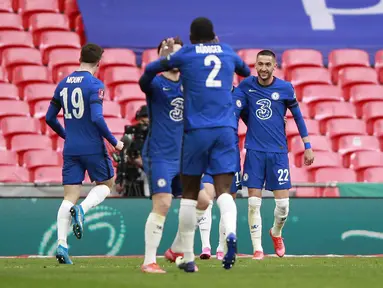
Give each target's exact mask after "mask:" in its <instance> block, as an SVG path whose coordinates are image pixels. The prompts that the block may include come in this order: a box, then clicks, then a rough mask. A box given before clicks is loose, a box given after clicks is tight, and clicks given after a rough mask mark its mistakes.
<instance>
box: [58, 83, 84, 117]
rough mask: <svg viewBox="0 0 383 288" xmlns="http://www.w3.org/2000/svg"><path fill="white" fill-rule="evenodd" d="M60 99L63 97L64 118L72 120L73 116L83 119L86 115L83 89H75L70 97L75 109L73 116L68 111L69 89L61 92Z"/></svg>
mask: <svg viewBox="0 0 383 288" xmlns="http://www.w3.org/2000/svg"><path fill="white" fill-rule="evenodd" d="M60 97H63V102H64V118H65V119H72V114H73V116H74V118H76V119H81V118H82V116H83V115H84V98H83V97H82V90H81V88H79V87H77V88H74V89H73V91H72V95H71V97H70V102H71V103H72V106H73V109H72V111H71V112H72V114H71V113H70V112H69V111H68V88H64V89H63V90H61V92H60Z"/></svg>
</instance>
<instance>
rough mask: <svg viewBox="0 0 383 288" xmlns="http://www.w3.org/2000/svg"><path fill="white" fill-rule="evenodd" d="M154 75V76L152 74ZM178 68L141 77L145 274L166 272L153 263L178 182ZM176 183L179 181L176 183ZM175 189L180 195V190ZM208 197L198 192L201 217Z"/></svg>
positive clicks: (162, 49)
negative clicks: (148, 200)
mask: <svg viewBox="0 0 383 288" xmlns="http://www.w3.org/2000/svg"><path fill="white" fill-rule="evenodd" d="M182 45H183V43H182V41H181V40H180V39H179V38H175V39H174V45H173V52H176V51H178V50H179V49H181V47H182ZM157 52H158V54H159V55H160V56H168V55H169V54H170V52H171V50H170V49H169V47H168V46H166V39H165V40H164V41H162V42H161V43H160V45H159V46H158V48H157ZM154 76H155V75H154ZM179 78H180V73H179V71H178V70H177V69H173V70H171V71H167V72H164V73H162V74H161V75H158V76H155V77H154V78H153V79H150V78H148V77H146V78H145V77H143V78H141V79H140V87H141V90H142V91H143V92H144V93H145V94H146V98H147V102H148V108H149V121H150V125H149V127H150V128H149V133H148V137H147V138H146V141H145V145H144V149H143V160H144V161H143V162H144V170H145V173H146V174H147V175H148V178H149V186H150V190H151V194H152V200H153V209H152V211H151V213H150V214H149V217H148V219H147V222H146V225H145V259H144V264H143V265H142V267H141V270H142V271H143V272H146V273H165V271H164V270H162V269H161V268H160V266H159V265H158V264H157V263H156V254H157V248H158V246H159V244H160V241H161V238H162V233H163V227H164V223H165V218H166V215H167V213H168V210H169V208H170V205H171V202H172V196H173V195H172V183H173V184H175V185H173V187H174V186H180V185H177V180H178V182H179V173H180V157H181V143H182V135H183V128H184V122H183V105H184V99H183V95H182V85H181V81H180V80H179ZM178 184H179V183H178ZM176 190H177V191H174V189H173V194H175V195H174V196H177V193H178V194H179V195H180V194H181V193H180V192H181V191H180V189H176ZM209 200H210V197H208V195H207V194H206V193H204V192H202V193H200V194H199V197H198V204H197V215H198V216H199V217H201V216H202V215H203V214H204V213H205V210H206V208H207V206H208V205H209Z"/></svg>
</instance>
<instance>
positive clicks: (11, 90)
mask: <svg viewBox="0 0 383 288" xmlns="http://www.w3.org/2000/svg"><path fill="white" fill-rule="evenodd" d="M19 99H20V97H19V90H18V89H17V86H16V85H13V84H10V83H0V100H19Z"/></svg>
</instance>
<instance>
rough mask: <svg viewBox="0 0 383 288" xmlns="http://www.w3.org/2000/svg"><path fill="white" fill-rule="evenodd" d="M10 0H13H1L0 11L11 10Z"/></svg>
mask: <svg viewBox="0 0 383 288" xmlns="http://www.w3.org/2000/svg"><path fill="white" fill-rule="evenodd" d="M12 1H13V0H1V1H0V12H13V7H12Z"/></svg>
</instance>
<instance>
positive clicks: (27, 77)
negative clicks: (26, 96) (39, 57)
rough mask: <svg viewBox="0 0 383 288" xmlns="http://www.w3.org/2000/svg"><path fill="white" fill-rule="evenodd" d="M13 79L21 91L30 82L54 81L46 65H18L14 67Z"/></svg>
mask: <svg viewBox="0 0 383 288" xmlns="http://www.w3.org/2000/svg"><path fill="white" fill-rule="evenodd" d="M12 79H13V84H15V85H17V86H18V87H19V89H20V91H23V90H24V87H25V86H26V85H29V84H34V83H51V82H52V81H51V77H50V74H49V72H48V69H47V67H44V66H18V67H16V68H15V69H13V74H12Z"/></svg>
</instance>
